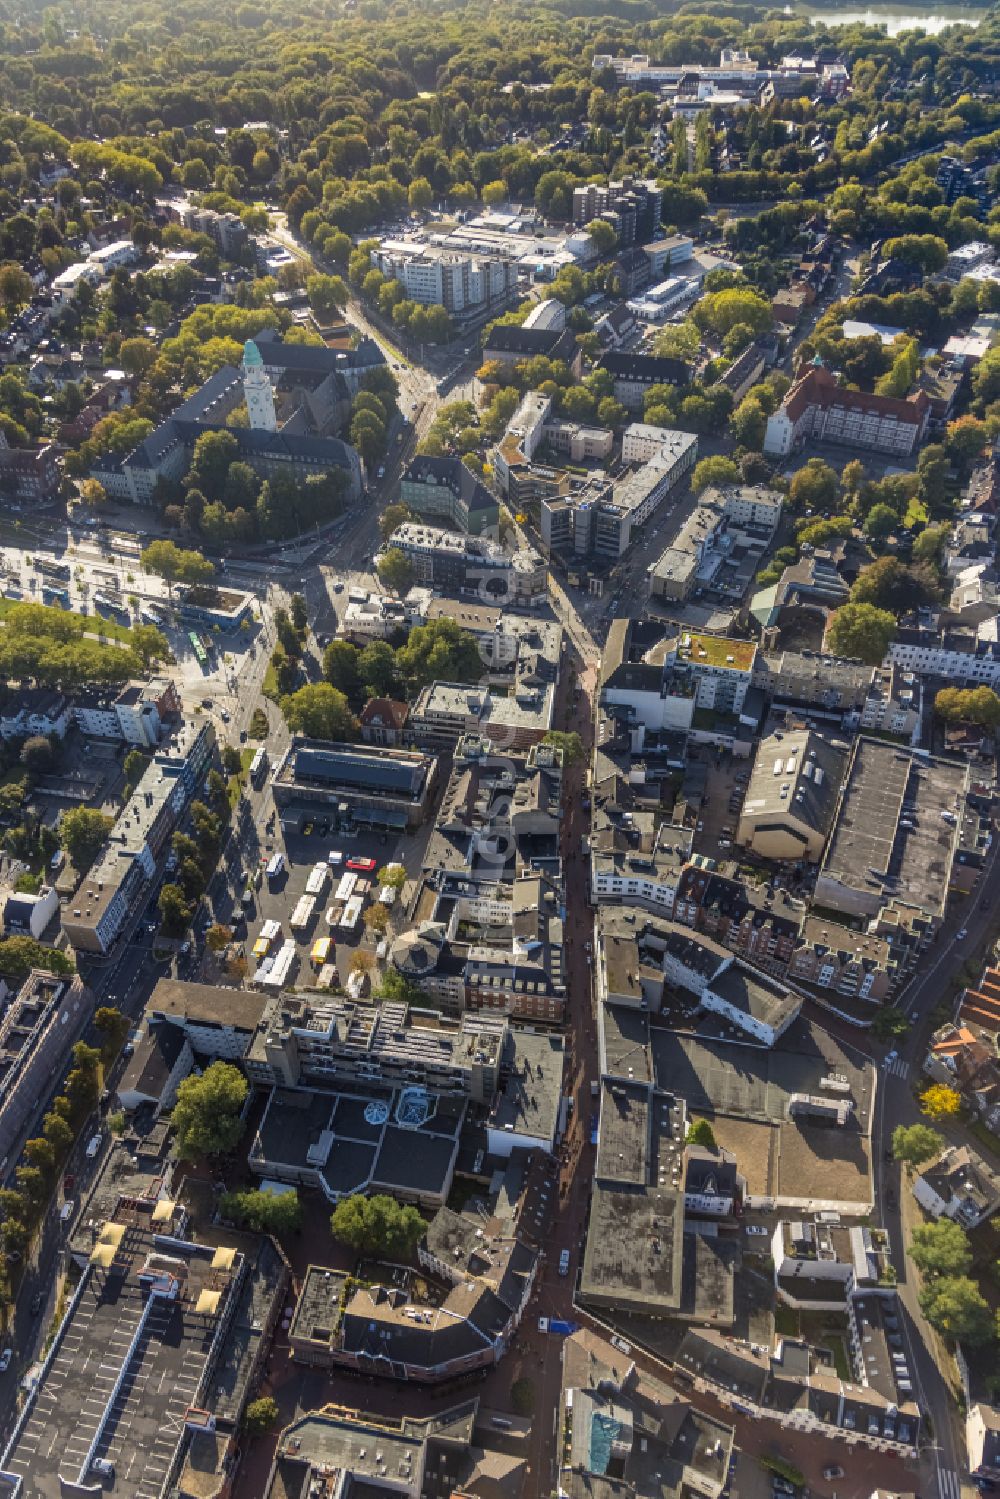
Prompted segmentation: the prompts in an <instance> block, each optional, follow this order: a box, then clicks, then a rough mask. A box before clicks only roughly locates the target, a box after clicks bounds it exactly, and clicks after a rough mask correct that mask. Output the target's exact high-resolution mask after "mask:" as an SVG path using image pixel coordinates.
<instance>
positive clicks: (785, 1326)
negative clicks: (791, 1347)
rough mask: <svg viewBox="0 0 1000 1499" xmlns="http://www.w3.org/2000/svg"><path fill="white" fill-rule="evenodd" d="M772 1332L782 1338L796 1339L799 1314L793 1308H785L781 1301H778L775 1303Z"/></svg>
mask: <svg viewBox="0 0 1000 1499" xmlns="http://www.w3.org/2000/svg"><path fill="white" fill-rule="evenodd" d="M774 1330H775V1332H776V1333H778V1334H779V1335H780V1336H781V1337H784V1338H797V1337H798V1335H799V1314H798V1312H797V1311H796V1310H795V1308H794V1307H791V1306H785V1304H784V1302H783V1301H778V1302H776V1303H775V1307H774Z"/></svg>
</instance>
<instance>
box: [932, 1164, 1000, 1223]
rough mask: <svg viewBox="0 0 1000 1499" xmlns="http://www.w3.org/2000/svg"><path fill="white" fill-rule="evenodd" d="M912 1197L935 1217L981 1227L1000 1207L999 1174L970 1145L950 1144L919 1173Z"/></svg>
mask: <svg viewBox="0 0 1000 1499" xmlns="http://www.w3.org/2000/svg"><path fill="white" fill-rule="evenodd" d="M913 1195H914V1197H915V1198H916V1199H917V1201H918V1202H919V1204H920V1206H921V1207H922V1208H923V1209H924V1211H925V1212H926V1213H930V1215H931V1217H932V1218H951V1219H953V1220H954V1222H956V1223H957V1224H959V1226H960V1227H962V1228H965V1229H973V1228H978V1226H979V1224H980V1223H985V1222H986V1220H987V1218H992V1216H993V1214H994V1213H995V1212H996V1211H997V1209H998V1208H1000V1172H998V1171H997V1170H996V1168H995V1167H994V1166H992V1165H990V1164H989V1163H988V1162H987V1161H986V1160H985V1158H984V1157H983V1156H981V1155H979V1154H978V1152H976V1151H974V1150H972V1149H971V1148H970V1147H969V1146H968V1145H951V1146H949V1147H948V1149H947V1150H945V1151H944V1152H943V1153H942V1154H941V1155H940V1156H939V1157H938V1159H937V1160H936V1161H932V1162H931V1164H930V1165H929V1166H925V1167H924V1168H923V1170H921V1171H919V1172H918V1173H917V1174H916V1176H915V1177H914V1179H913Z"/></svg>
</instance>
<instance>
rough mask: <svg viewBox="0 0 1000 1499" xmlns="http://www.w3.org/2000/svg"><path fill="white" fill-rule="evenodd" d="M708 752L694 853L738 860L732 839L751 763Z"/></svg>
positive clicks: (720, 858) (737, 822)
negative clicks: (703, 793) (706, 776)
mask: <svg viewBox="0 0 1000 1499" xmlns="http://www.w3.org/2000/svg"><path fill="white" fill-rule="evenodd" d="M708 753H709V756H710V758H709V762H708V784H707V786H706V788H705V799H704V801H703V803H702V808H701V811H700V812H699V814H698V823H697V829H696V831H695V835H694V852H695V853H696V854H704V855H705V856H706V857H707V858H710V859H719V860H725V859H733V858H738V857H739V856H740V850H739V849H738V848H737V847H736V845H735V843H734V841H733V840H734V838H735V834H736V829H737V827H738V825H739V819H740V807H741V806H742V805H743V794H744V791H745V789H746V784H747V781H748V780H749V777H750V761H749V760H735V759H733V757H732V756H731V755H730V754H728V753H724V754H722V755H721V756H717V755H716V754H715V752H714V751H709V752H708ZM727 829H728V831H727Z"/></svg>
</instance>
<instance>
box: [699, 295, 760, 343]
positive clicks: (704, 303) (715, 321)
mask: <svg viewBox="0 0 1000 1499" xmlns="http://www.w3.org/2000/svg"><path fill="white" fill-rule="evenodd" d="M691 315H692V318H693V319H694V321H695V323H697V325H698V327H699V328H704V329H708V330H709V331H710V332H712V333H716V334H718V335H719V336H721V335H723V334H725V333H728V332H729V330H730V329H731V328H735V327H736V326H737V325H738V324H743V325H745V326H746V327H748V328H749V329H750V331H751V333H752V334H754V335H756V334H758V333H766V332H767V330H768V329H769V328H770V326H771V322H772V314H771V304H770V303H769V302H768V301H766V300H765V298H764V297H762V296H761V295H760V293H759V292H757V291H754V289H753V288H752V287H750V286H745V287H744V286H740V287H736V286H734V287H728V288H727V289H725V290H724V291H717V292H710V293H709V294H708V295H707V296H705V297H702V299H701V301H700V302H699V303H698V305H697V307H696V308H695V309H694V312H693V313H692V314H691Z"/></svg>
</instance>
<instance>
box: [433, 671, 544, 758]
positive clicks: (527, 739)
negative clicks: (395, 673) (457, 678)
mask: <svg viewBox="0 0 1000 1499" xmlns="http://www.w3.org/2000/svg"><path fill="white" fill-rule="evenodd" d="M555 694H556V683H555V682H554V681H552V682H542V681H533V682H532V681H526V680H523V679H522V680H521V681H519V682H517V683H515V686H514V690H513V692H512V693H511V694H510V695H509V696H508V695H505V694H504V693H503V692H496V691H492V690H491V689H490V688H489V687H481V686H468V685H466V684H463V683H461V682H430V683H429V684H428V685H427V686H426V687H422V688H421V689H420V692H419V693H418V694H417V697H416V700H415V701H414V703H413V705H412V707H411V710H410V719H409V733H410V737H411V738H412V739H413V741H414V742H415V743H417V744H420V745H423V746H425V747H426V748H428V749H435V750H446V749H448V747H449V746H450V745H452V744H454V743H456V742H457V741H458V740H459V739H461V738H462V736H463V735H465V734H482V735H483V736H484V737H485V738H487V739H489V740H490V741H491V742H492V743H493V744H495V745H496V746H497V747H498V748H504V747H509V748H511V749H527V748H528V747H529V746H530V745H532V744H537V743H538V742H539V741H540V740H541V739H542V738H544V736H545V735H546V734H547V733H548V731H549V730H550V729H551V728H552V724H553V716H554V712H555Z"/></svg>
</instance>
